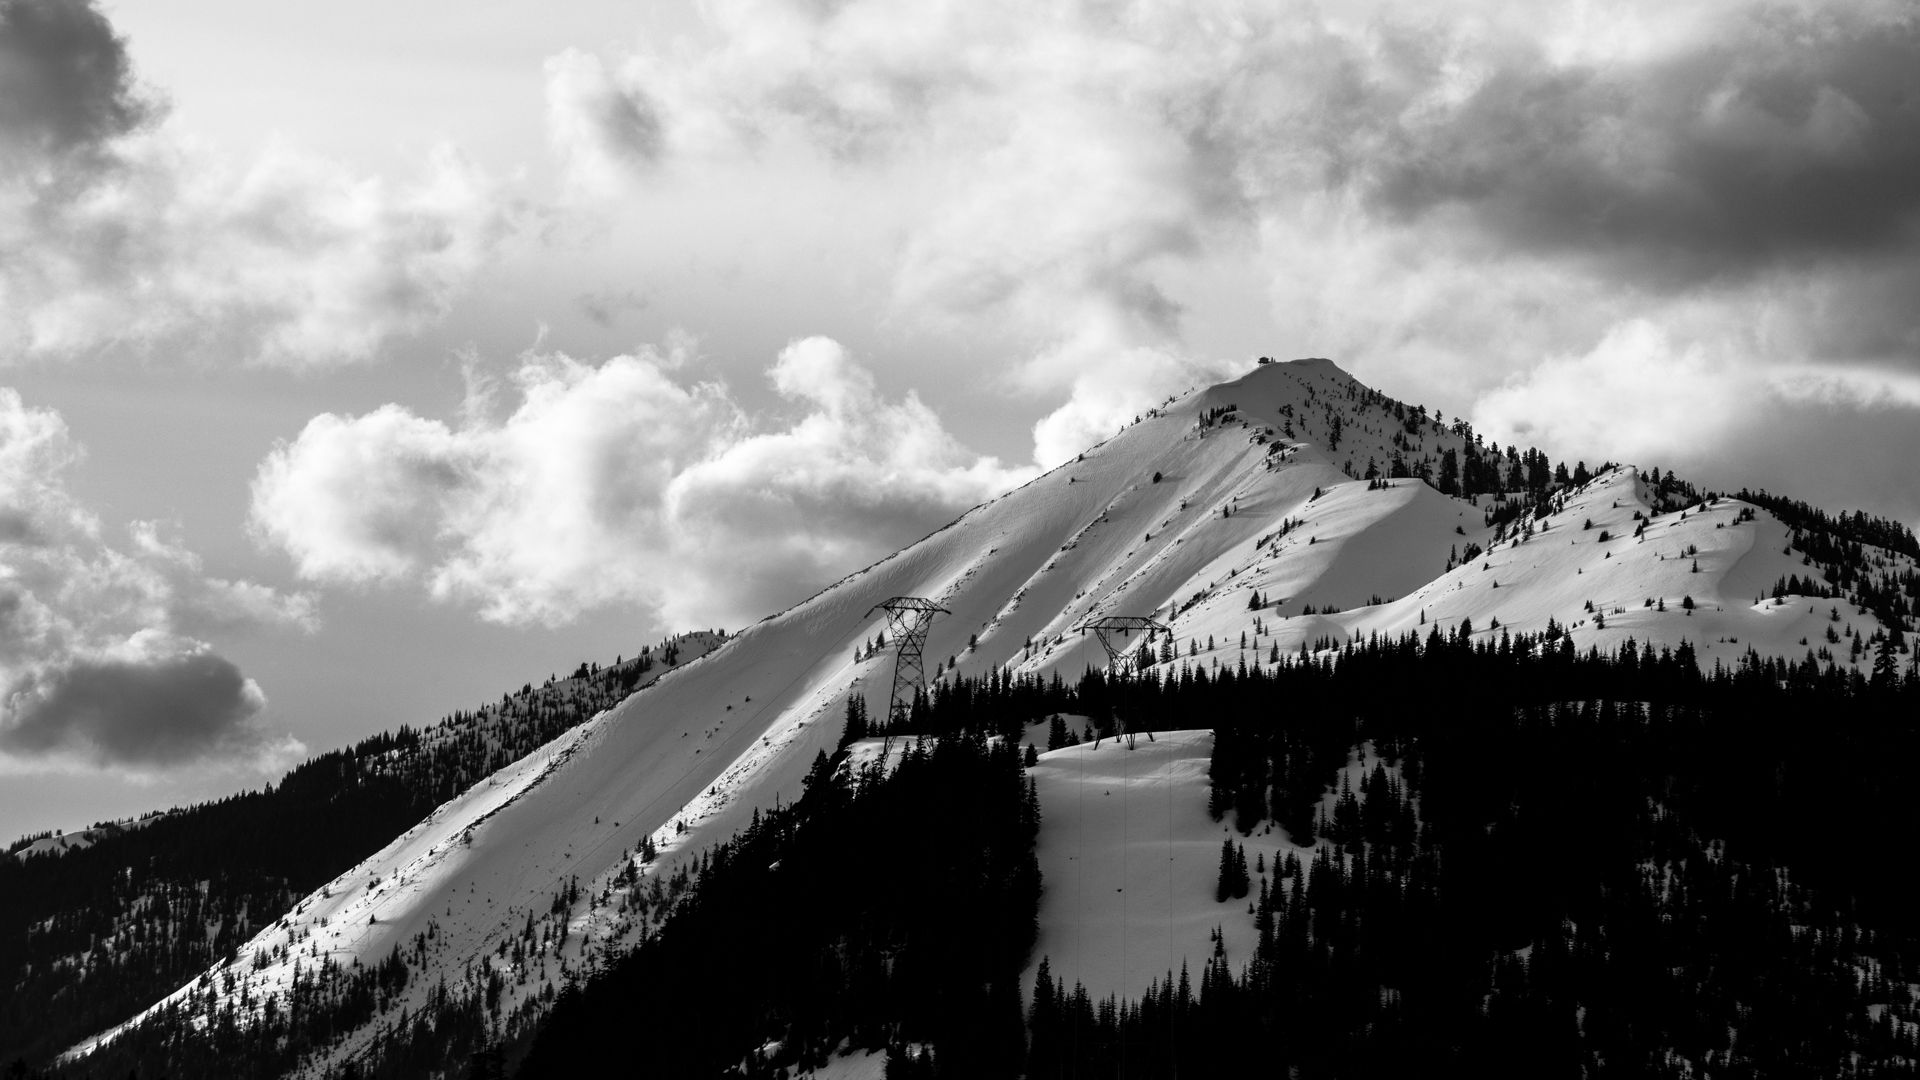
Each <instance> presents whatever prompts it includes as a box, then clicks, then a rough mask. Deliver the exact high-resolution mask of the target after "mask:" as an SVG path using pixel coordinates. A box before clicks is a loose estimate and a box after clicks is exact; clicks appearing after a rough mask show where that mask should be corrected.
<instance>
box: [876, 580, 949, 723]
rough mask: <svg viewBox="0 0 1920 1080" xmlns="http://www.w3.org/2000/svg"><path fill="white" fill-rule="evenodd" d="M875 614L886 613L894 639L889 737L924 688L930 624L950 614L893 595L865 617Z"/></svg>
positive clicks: (914, 599)
mask: <svg viewBox="0 0 1920 1080" xmlns="http://www.w3.org/2000/svg"><path fill="white" fill-rule="evenodd" d="M876 611H884V612H886V613H887V630H888V632H889V633H890V634H892V636H893V648H894V654H893V699H892V701H891V703H890V704H889V705H888V706H887V727H888V728H889V736H888V737H889V738H891V737H892V736H891V731H892V729H894V728H895V726H896V725H899V724H904V723H906V720H907V716H908V714H909V713H911V712H912V711H913V695H914V694H916V693H918V692H919V691H921V690H922V689H924V688H925V687H926V684H927V667H926V660H925V658H924V656H923V654H924V652H925V650H926V646H927V630H928V628H930V627H931V626H932V625H933V619H934V616H936V615H951V614H953V612H951V611H948V610H947V609H946V608H943V607H941V606H940V605H939V604H936V603H934V602H933V601H931V600H928V599H926V598H925V597H920V596H896V597H894V598H893V599H891V600H886V601H883V602H881V603H878V604H875V605H874V606H873V607H872V608H871V609H869V610H868V611H867V615H868V617H872V615H873V613H874V612H876Z"/></svg>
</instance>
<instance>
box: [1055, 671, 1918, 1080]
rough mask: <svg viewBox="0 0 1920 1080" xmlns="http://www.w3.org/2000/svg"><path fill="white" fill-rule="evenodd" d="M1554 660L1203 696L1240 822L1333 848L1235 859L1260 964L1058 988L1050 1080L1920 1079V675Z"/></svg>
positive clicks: (1241, 961) (1233, 868)
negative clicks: (1132, 990)
mask: <svg viewBox="0 0 1920 1080" xmlns="http://www.w3.org/2000/svg"><path fill="white" fill-rule="evenodd" d="M1547 644H1548V643H1546V642H1544V641H1541V640H1524V639H1515V640H1514V641H1513V643H1512V644H1511V646H1510V647H1506V648H1502V647H1500V646H1499V645H1494V646H1492V647H1487V646H1486V645H1484V644H1476V645H1475V646H1473V647H1472V648H1470V649H1469V648H1467V647H1465V646H1463V645H1462V644H1461V643H1460V642H1458V641H1457V640H1453V641H1448V640H1444V639H1442V640H1440V641H1434V640H1433V639H1431V638H1430V639H1429V642H1427V643H1420V644H1416V643H1414V642H1413V641H1411V640H1403V641H1399V642H1391V643H1388V642H1370V643H1367V644H1365V645H1358V646H1355V647H1352V648H1350V649H1348V650H1346V651H1345V652H1344V654H1343V656H1342V660H1341V662H1340V663H1339V664H1338V665H1336V666H1335V667H1333V668H1332V669H1331V670H1329V669H1328V668H1326V667H1325V666H1324V665H1321V664H1314V665H1302V666H1299V667H1296V668H1294V669H1292V670H1289V671H1283V672H1282V673H1280V675H1279V676H1278V677H1277V678H1267V677H1263V676H1260V675H1258V674H1249V675H1248V676H1246V677H1242V676H1241V675H1240V673H1239V672H1237V671H1235V672H1233V673H1231V674H1230V675H1225V676H1223V677H1219V678H1210V679H1207V680H1204V681H1203V680H1202V679H1201V678H1200V677H1199V673H1195V676H1194V678H1192V679H1191V680H1183V682H1186V683H1188V684H1189V689H1187V690H1185V691H1179V690H1176V691H1174V693H1176V694H1179V695H1180V696H1184V697H1187V698H1188V699H1189V700H1190V701H1191V702H1192V708H1193V709H1194V710H1195V711H1196V712H1197V711H1202V710H1204V709H1206V708H1208V707H1209V703H1211V704H1212V706H1213V707H1218V708H1225V709H1227V710H1229V711H1228V712H1226V713H1223V714H1222V721H1221V724H1220V726H1219V727H1218V728H1217V729H1216V742H1215V756H1214V763H1213V779H1214V782H1215V784H1216V785H1218V786H1217V787H1216V790H1215V808H1216V810H1217V811H1219V812H1221V813H1222V814H1225V813H1227V812H1233V813H1234V814H1235V818H1234V820H1235V822H1236V824H1238V825H1239V826H1240V827H1241V829H1242V830H1247V831H1250V830H1251V829H1254V828H1259V827H1265V826H1262V825H1261V822H1262V821H1269V820H1271V821H1277V823H1278V824H1280V825H1282V826H1283V827H1286V828H1287V829H1288V830H1289V832H1290V835H1291V838H1292V839H1294V840H1296V841H1305V840H1307V839H1309V838H1317V839H1319V840H1321V841H1322V843H1321V844H1320V846H1318V847H1317V848H1316V849H1315V850H1314V851H1313V852H1312V853H1307V852H1301V853H1298V854H1296V855H1290V856H1288V857H1287V859H1286V860H1285V861H1283V862H1281V863H1279V864H1278V865H1274V866H1270V867H1266V868H1264V870H1265V872H1263V873H1259V874H1257V876H1256V879H1255V880H1253V881H1247V880H1246V879H1245V878H1244V877H1241V875H1244V874H1245V859H1244V855H1242V856H1240V857H1239V858H1238V859H1235V858H1233V857H1231V855H1230V854H1229V853H1228V852H1227V851H1223V858H1222V871H1221V884H1220V893H1219V894H1217V895H1227V896H1230V897H1234V898H1233V899H1230V900H1229V901H1228V902H1227V903H1226V904H1224V905H1223V908H1222V920H1223V921H1226V920H1229V919H1235V918H1245V917H1249V916H1250V917H1251V918H1252V919H1253V920H1254V924H1255V926H1256V928H1257V931H1258V940H1259V945H1258V947H1257V950H1256V955H1254V956H1252V957H1233V958H1227V957H1224V956H1219V955H1216V957H1215V958H1214V959H1212V960H1211V961H1209V962H1208V963H1206V964H1204V965H1202V966H1201V968H1200V970H1198V971H1192V972H1189V971H1183V972H1180V973H1177V974H1176V973H1171V972H1169V973H1168V974H1167V979H1166V981H1165V982H1164V983H1162V984H1161V985H1159V986H1157V987H1156V988H1155V989H1154V992H1153V993H1151V994H1149V995H1148V996H1147V997H1146V998H1145V999H1143V1000H1141V1001H1137V1002H1118V1001H1113V1000H1108V1001H1104V1002H1094V1001H1090V1000H1088V998H1087V995H1086V994H1085V992H1084V990H1078V989H1077V988H1069V987H1067V986H1065V985H1063V984H1059V983H1055V984H1054V985H1052V986H1049V987H1046V988H1045V989H1040V990H1037V991H1036V994H1035V1001H1034V1003H1033V1006H1032V1013H1031V1021H1032V1060H1031V1063H1030V1064H1031V1075H1033V1076H1035V1077H1043V1076H1044V1077H1055V1076H1088V1077H1093V1076H1099V1077H1107V1076H1116V1075H1118V1076H1128V1077H1150V1076H1176V1075H1188V1076H1194V1075H1253V1074H1255V1073H1256V1072H1259V1073H1266V1074H1275V1073H1282V1072H1284V1071H1286V1070H1288V1069H1292V1070H1295V1075H1300V1076H1419V1075H1433V1074H1439V1073H1448V1074H1452V1073H1457V1072H1460V1071H1461V1070H1469V1071H1471V1072H1472V1074H1473V1075H1482V1076H1490V1075H1512V1076H1568V1077H1572V1076H1581V1075H1596V1074H1610V1075H1619V1076H1682V1075H1692V1076H1700V1075H1713V1076H1779V1075H1809V1076H1811V1075H1817V1076H1856V1075H1857V1076H1896V1075H1898V1076H1909V1075H1913V1073H1914V1071H1915V1069H1916V1068H1920V1004H1917V1003H1916V1001H1915V999H1914V997H1913V995H1912V993H1911V992H1910V989H1909V987H1910V985H1911V984H1912V983H1914V982H1916V981H1920V934H1917V933H1916V926H1915V922H1914V919H1913V917H1912V904H1911V895H1910V891H1909V889H1908V888H1907V876H1908V875H1907V868H1906V866H1905V865H1904V859H1902V858H1901V857H1900V856H1899V855H1898V854H1896V853H1897V852H1899V851H1902V850H1903V849H1904V845H1905V843H1906V838H1908V837H1910V836H1911V835H1913V833H1914V831H1915V829H1916V826H1920V812H1917V811H1916V809H1915V807H1914V805H1913V803H1912V800H1911V797H1910V791H1909V785H1908V781H1907V778H1906V773H1907V770H1908V769H1909V767H1910V765H1909V763H1910V762H1911V761H1912V760H1913V755H1914V754H1915V752H1916V751H1920V745H1916V744H1920V735H1917V734H1916V717H1920V677H1916V676H1915V674H1914V673H1913V672H1912V671H1911V670H1910V671H1909V672H1908V673H1907V674H1906V675H1904V676H1898V677H1892V678H1887V679H1883V680H1881V681H1880V682H1879V683H1877V684H1876V683H1874V682H1872V681H1870V680H1868V679H1865V678H1863V677H1861V676H1859V675H1857V674H1854V673H1851V672H1846V671H1842V670H1840V669H1837V668H1833V667H1828V668H1824V669H1821V668H1816V667H1814V666H1813V665H1811V664H1800V665H1788V664H1781V663H1771V662H1751V661H1750V662H1749V663H1748V664H1746V665H1744V666H1742V667H1741V668H1740V669H1738V670H1735V671H1722V672H1719V673H1716V674H1714V675H1710V676H1705V677H1702V676H1699V675H1698V674H1696V673H1694V672H1692V671H1690V670H1689V668H1690V664H1691V661H1690V659H1689V660H1688V662H1686V663H1682V662H1681V660H1680V657H1679V654H1678V651H1676V652H1674V653H1671V654H1661V655H1650V653H1649V650H1645V649H1631V648H1629V649H1623V650H1622V652H1621V654H1620V655H1619V656H1618V657H1600V656H1596V655H1593V654H1585V655H1581V654H1577V653H1574V652H1573V651H1572V650H1571V649H1570V648H1569V647H1567V646H1565V645H1564V639H1563V643H1562V644H1561V645H1560V646H1559V647H1543V646H1547ZM1556 676H1557V677H1558V678H1559V679H1560V680H1562V686H1563V687H1564V689H1561V690H1556V689H1555V679H1556ZM1267 683H1277V684H1278V685H1263V684H1267ZM1176 685H1178V684H1176ZM1262 690H1265V691H1266V694H1265V695H1264V701H1262V702H1261V703H1260V704H1247V703H1246V698H1245V695H1248V694H1252V695H1254V696H1255V697H1260V696H1262V695H1261V691H1262ZM1159 693H1161V694H1165V693H1167V689H1166V686H1165V684H1163V685H1162V687H1161V689H1160V691H1159ZM1361 746H1366V747H1369V748H1371V750H1372V751H1373V752H1374V753H1375V754H1376V755H1377V757H1375V758H1374V759H1373V761H1374V764H1373V768H1372V769H1371V770H1368V771H1364V772H1363V773H1362V780H1361V781H1360V783H1358V784H1357V785H1356V784H1353V783H1351V782H1346V781H1341V780H1336V779H1335V778H1336V777H1338V776H1341V772H1340V770H1341V769H1342V767H1343V766H1345V765H1346V764H1347V762H1348V761H1349V760H1350V758H1351V757H1352V756H1353V755H1354V754H1355V753H1356V751H1357V748H1359V747H1361ZM1329 794H1331V795H1332V810H1331V811H1330V812H1329V811H1328V810H1327V809H1326V805H1327V804H1326V801H1325V800H1326V799H1327V798H1328V796H1329ZM1236 879H1237V880H1236ZM1249 909H1250V910H1249Z"/></svg>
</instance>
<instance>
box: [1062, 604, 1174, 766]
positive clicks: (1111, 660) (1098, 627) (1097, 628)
mask: <svg viewBox="0 0 1920 1080" xmlns="http://www.w3.org/2000/svg"><path fill="white" fill-rule="evenodd" d="M1089 630H1091V631H1093V636H1094V637H1096V638H1098V639H1099V640H1100V647H1101V648H1102V649H1105V650H1106V651H1107V670H1109V671H1119V670H1121V663H1120V662H1121V660H1122V659H1126V658H1129V657H1131V655H1132V653H1131V651H1130V650H1129V649H1128V648H1127V641H1126V639H1127V638H1129V637H1131V636H1133V635H1134V634H1135V633H1144V634H1146V635H1147V640H1148V641H1152V640H1153V636H1154V635H1155V634H1166V635H1167V636H1169V637H1171V636H1172V635H1173V628H1172V627H1169V626H1168V625H1167V624H1166V623H1163V622H1159V621H1156V620H1154V619H1151V618H1148V617H1147V616H1144V615H1104V616H1102V617H1100V618H1098V619H1088V620H1087V621H1086V622H1083V623H1081V624H1080V636H1081V637H1086V636H1087V631H1089ZM1114 721H1115V722H1116V723H1117V724H1118V725H1119V731H1120V733H1121V734H1123V735H1125V736H1126V737H1127V749H1129V750H1131V749H1133V745H1134V744H1133V740H1134V734H1133V732H1131V731H1128V730H1127V724H1126V721H1125V720H1122V719H1121V718H1120V717H1118V716H1115V717H1114Z"/></svg>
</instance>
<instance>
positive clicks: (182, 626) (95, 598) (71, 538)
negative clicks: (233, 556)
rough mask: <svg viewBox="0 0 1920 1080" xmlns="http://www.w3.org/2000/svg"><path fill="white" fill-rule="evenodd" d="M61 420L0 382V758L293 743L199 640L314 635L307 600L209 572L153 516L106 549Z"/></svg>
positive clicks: (65, 763)
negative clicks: (282, 631)
mask: <svg viewBox="0 0 1920 1080" xmlns="http://www.w3.org/2000/svg"><path fill="white" fill-rule="evenodd" d="M80 453H81V452H80V450H79V448H78V447H77V446H75V445H74V443H73V441H72V439H71V438H70V436H69V434H68V432H67V428H66V425H65V423H64V422H63V421H62V420H61V418H60V416H59V415H58V414H57V413H54V412H52V411H51V410H47V409H35V408H30V407H28V406H27V405H26V404H25V403H24V402H23V401H22V400H21V398H20V395H19V394H18V393H17V392H15V391H13V390H11V389H6V388H0V764H5V765H6V766H7V767H9V768H45V767H82V768H99V767H110V768H115V769H120V770H133V771H140V770H146V769H154V768H172V767H176V766H179V765H182V764H191V763H206V762H215V763H218V762H228V763H232V762H242V763H248V764H253V765H257V766H261V767H264V766H266V765H270V764H275V763H280V762H282V761H284V759H285V758H286V757H287V756H289V755H291V754H295V753H298V752H300V751H302V750H303V748H302V747H300V746H299V744H298V743H296V742H293V741H292V740H291V739H286V738H280V739H275V738H273V737H272V736H270V735H268V734H267V733H266V732H265V731H264V730H262V729H261V728H260V727H259V726H258V725H257V724H256V723H255V719H256V717H257V715H258V713H259V712H260V710H261V708H262V707H263V706H264V704H265V701H266V699H265V696H264V695H263V694H262V692H261V690H260V687H259V686H258V685H256V684H255V683H254V682H253V681H252V680H251V679H248V678H246V677H245V676H244V675H242V674H241V673H240V671H239V670H238V669H237V668H235V667H234V665H233V664H232V663H231V662H229V661H228V660H226V659H224V658H222V657H221V656H219V655H218V654H217V653H215V652H214V651H213V650H212V648H211V646H209V645H208V644H207V643H206V642H204V641H202V640H199V639H198V637H197V636H196V635H199V634H218V633H228V632H236V631H249V632H251V631H258V630H261V629H263V628H268V627H274V626H289V627H299V628H308V629H310V628H311V627H312V626H313V624H314V613H313V602H312V600H311V598H309V597H306V596H303V595H292V596H288V595H284V594H281V593H279V592H276V591H275V590H273V589H270V588H267V587H266V586H263V585H259V584H256V583H253V582H246V581H230V580H225V579H221V578H214V577H209V576H206V575H205V574H204V573H203V572H202V567H201V562H200V559H199V558H198V557H197V556H196V555H194V554H193V553H192V552H190V551H188V550H187V549H186V548H184V547H183V546H181V544H180V543H179V541H178V540H177V538H173V537H170V536H169V535H168V533H169V532H172V531H176V530H172V529H170V528H169V527H167V526H164V525H162V524H161V523H156V522H145V521H137V522H134V523H133V525H132V527H131V534H130V537H129V540H130V542H129V543H128V544H127V545H126V546H125V547H116V546H114V545H112V544H110V543H108V542H107V541H106V539H105V538H104V537H103V535H102V528H101V525H100V522H99V519H98V518H97V517H96V516H95V515H94V514H92V513H91V512H89V511H88V510H87V509H86V508H85V507H83V506H81V505H80V504H79V503H78V502H76V501H75V500H74V499H73V497H72V496H71V494H70V493H69V492H68V491H67V490H66V487H65V482H64V474H65V473H66V471H67V470H68V469H69V468H71V467H72V466H73V465H74V463H75V462H76V461H78V460H79V458H80Z"/></svg>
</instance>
